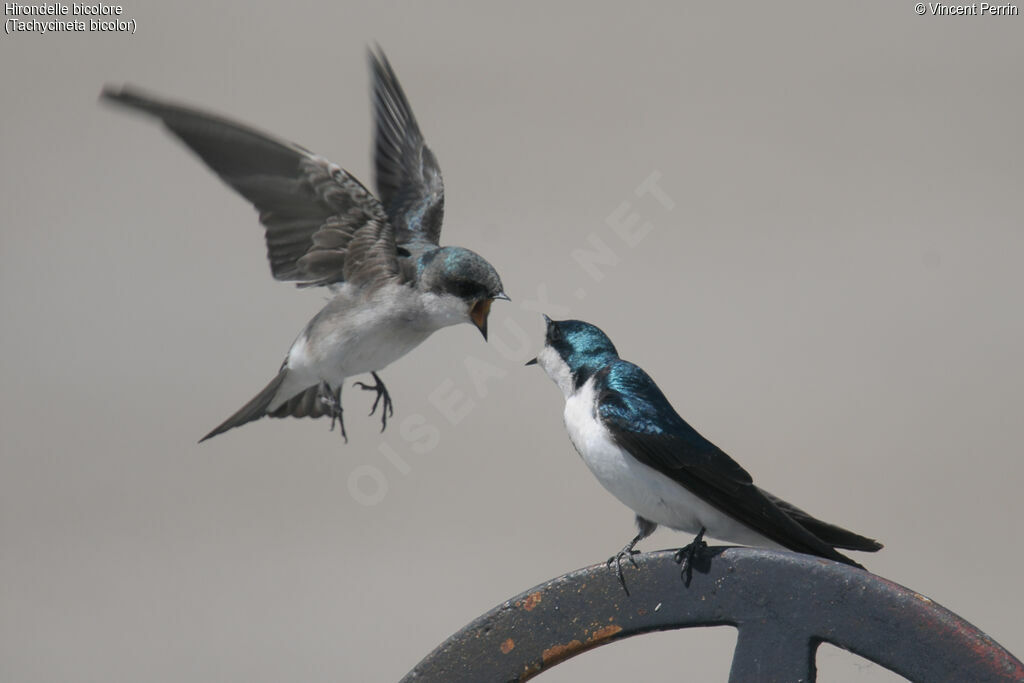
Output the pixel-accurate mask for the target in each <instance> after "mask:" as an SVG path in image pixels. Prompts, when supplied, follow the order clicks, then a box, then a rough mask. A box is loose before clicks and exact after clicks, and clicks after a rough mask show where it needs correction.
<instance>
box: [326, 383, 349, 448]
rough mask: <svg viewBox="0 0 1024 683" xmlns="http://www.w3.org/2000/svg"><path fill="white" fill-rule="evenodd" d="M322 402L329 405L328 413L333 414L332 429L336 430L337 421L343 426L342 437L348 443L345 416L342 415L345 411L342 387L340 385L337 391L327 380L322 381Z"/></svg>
mask: <svg viewBox="0 0 1024 683" xmlns="http://www.w3.org/2000/svg"><path fill="white" fill-rule="evenodd" d="M320 402H321V403H322V404H324V406H326V407H327V411H328V412H327V414H328V415H330V416H331V431H332V432H333V431H334V423H335V421H337V423H338V426H339V427H341V438H343V439H345V443H348V434H346V433H345V418H344V417H342V413H344V412H345V411H343V410H342V408H341V387H340V386H339V387H338V390H337V391H331V387H330V385H328V384H327V382H321V383H320Z"/></svg>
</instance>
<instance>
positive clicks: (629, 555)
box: [605, 546, 640, 595]
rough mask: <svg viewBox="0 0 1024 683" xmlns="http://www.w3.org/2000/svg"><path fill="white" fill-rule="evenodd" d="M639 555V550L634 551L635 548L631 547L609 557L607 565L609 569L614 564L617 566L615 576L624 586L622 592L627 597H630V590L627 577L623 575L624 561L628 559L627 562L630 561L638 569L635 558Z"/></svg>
mask: <svg viewBox="0 0 1024 683" xmlns="http://www.w3.org/2000/svg"><path fill="white" fill-rule="evenodd" d="M639 554H640V551H639V550H633V548H631V547H630V546H626V547H625V548H623V549H622V550H620V551H619V552H617V553H615V554H614V555H612V556H611V557H609V558H608V561H607V562H606V563H605V564H606V565H607V566H608V567H609V568H610V567H611V566H612V565H613V564H614V565H615V576H616V577H617V578H618V579H619V585H621V586H622V590H624V591H626V595H629V588H627V587H626V577H625V576H623V575H622V559H623V558H626V559H627V560H629V563H630V564H631V565H633V566H634V567H636V566H637V563H636V560H634V559H633V556H634V555H639Z"/></svg>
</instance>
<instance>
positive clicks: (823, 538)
mask: <svg viewBox="0 0 1024 683" xmlns="http://www.w3.org/2000/svg"><path fill="white" fill-rule="evenodd" d="M544 319H545V321H546V322H547V335H546V338H545V343H544V348H543V350H542V351H541V352H540V354H538V356H537V357H536V358H534V359H533V360H531V361H528V362H527V365H533V364H538V365H540V367H541V368H543V369H544V372H546V373H547V375H548V377H550V378H551V379H552V381H554V383H555V384H557V385H558V388H559V389H561V390H562V393H563V394H564V395H565V413H564V417H565V427H566V430H567V431H568V432H569V439H570V440H571V441H572V444H573V446H575V448H576V451H577V452H578V453H579V454H580V456H582V458H583V461H584V462H585V463H586V464H587V466H588V467H589V468H590V470H591V471H592V472H593V473H594V475H595V476H596V477H597V479H598V481H600V482H601V485H602V486H604V487H605V488H606V489H607V490H608V491H609V492H610V493H611V494H612V495H614V496H615V497H616V498H618V499H619V500H620V501H621V502H622V503H625V504H626V505H627V506H628V507H630V508H631V509H632V510H633V511H634V512H635V513H636V523H637V527H638V528H639V533H637V535H636V536H635V537H634V538H633V540H632V541H630V542H629V543H627V544H626V545H625V547H623V548H622V550H620V551H619V552H618V553H616V554H615V555H613V556H612V557H611V558H610V559H609V560H608V564H609V566H610V565H611V564H613V563H614V564H615V571H616V574H617V576H618V578H619V582H620V583H621V584H622V587H623V588H625V587H626V583H625V579H624V578H623V575H622V560H623V558H628V559H629V560H630V561H631V562H633V555H635V554H637V553H638V552H639V551H638V550H634V546H635V545H636V544H637V543H638V542H640V541H641V540H642V539H644V538H646V537H647V536H650V535H651V533H653V532H654V530H655V529H656V528H657V527H658V525H659V524H662V525H664V526H667V527H669V528H671V529H676V530H678V531H686V532H689V533H692V534H696V538H695V539H694V541H693V542H692V543H691V544H689V545H688V546H686V547H684V548H682V549H681V550H680V551H679V552H678V553H676V556H675V559H676V562H678V563H680V565H681V569H682V572H683V578H684V580H685V581H686V583H687V585H689V580H690V577H691V576H692V572H693V563H694V560H695V557H696V556H697V555H698V554H699V553H700V552H701V551H702V550H703V549H705V548H706V547H707V545H706V544H705V543H704V534H705V533H707V534H708V535H709V536H713V537H715V538H718V539H721V540H723V541H727V542H732V543H740V544H744V545H752V546H759V547H765V548H775V549H789V550H795V551H797V552H801V553H807V554H809V555H817V556H819V557H824V558H828V559H830V560H835V561H837V562H842V563H845V564H849V565H853V566H855V567H860V565H859V564H857V563H856V562H854V561H853V560H851V559H850V558H848V557H846V556H844V555H842V554H840V553H839V552H837V551H836V548H843V549H846V550H862V551H865V552H874V551H876V550H879V549H881V548H882V544H881V543H879V542H877V541H875V540H872V539H870V538H865V537H864V536H860V535H858V534H855V533H853V532H851V531H847V530H846V529H842V528H840V527H837V526H834V525H832V524H829V523H827V522H823V521H821V520H819V519H816V518H814V517H812V516H811V515H809V514H807V513H806V512H804V511H803V510H801V509H799V508H797V507H795V506H794V505H791V504H789V503H787V502H786V501H784V500H781V499H779V498H777V497H776V496H773V495H772V494H770V493H768V492H767V491H764V490H762V489H760V488H758V487H757V486H755V485H754V483H753V481H752V480H751V477H750V475H749V474H748V473H747V471H746V470H744V469H743V468H742V467H740V466H739V464H738V463H736V461H735V460H733V459H732V458H730V457H729V456H728V455H726V454H725V453H724V452H723V451H721V450H720V449H719V448H718V447H717V446H715V445H714V444H713V443H711V442H710V441H708V440H707V439H705V438H704V437H703V436H701V435H700V434H699V433H697V430H695V429H694V428H693V427H691V426H690V425H689V424H688V423H687V422H686V421H685V420H684V419H683V418H681V417H680V416H679V414H678V413H676V411H675V410H674V409H673V408H672V406H671V404H669V402H668V399H666V398H665V395H664V394H663V393H661V390H660V389H659V388H658V385H657V384H655V383H654V380H653V379H651V377H650V376H649V375H648V374H647V373H646V372H644V371H643V370H642V369H641V368H640V367H638V366H636V365H634V364H632V363H630V362H628V361H624V360H622V359H620V358H619V354H618V352H617V351H616V350H615V346H614V345H613V344H612V342H611V340H610V339H609V338H608V337H607V335H605V333H604V332H602V331H601V330H600V329H598V328H597V327H595V326H594V325H591V324H589V323H585V322H582V321H579V320H563V321H555V320H551V319H550V318H548V317H547V316H544ZM634 565H635V562H634ZM861 568H863V567H861ZM627 592H628V591H627Z"/></svg>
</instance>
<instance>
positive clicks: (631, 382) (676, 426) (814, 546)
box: [595, 361, 860, 566]
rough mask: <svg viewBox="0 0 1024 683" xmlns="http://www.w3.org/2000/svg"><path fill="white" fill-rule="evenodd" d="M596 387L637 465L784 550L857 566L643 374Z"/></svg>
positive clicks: (627, 372) (602, 414)
mask: <svg viewBox="0 0 1024 683" xmlns="http://www.w3.org/2000/svg"><path fill="white" fill-rule="evenodd" d="M595 381H596V382H598V386H599V387H600V388H601V390H600V393H599V395H598V407H597V413H598V417H599V418H600V420H601V422H602V424H603V425H604V426H605V427H606V428H607V429H608V431H609V433H610V434H611V436H612V438H613V439H614V441H615V443H616V444H618V445H619V447H621V448H623V449H625V450H626V451H628V452H629V453H630V454H631V455H633V457H635V458H636V459H637V460H639V461H640V462H642V463H643V464H645V465H647V466H648V467H651V468H653V469H655V470H657V471H658V472H661V473H662V474H664V475H665V476H667V477H670V478H671V479H673V480H674V481H676V482H678V483H679V484H681V485H682V486H683V487H685V488H686V489H687V490H689V491H690V492H691V493H693V494H695V495H697V496H699V497H700V498H701V499H703V500H706V501H707V502H709V503H711V504H712V505H714V506H715V507H716V508H718V509H719V510H721V511H722V512H724V513H725V514H727V515H729V516H730V517H732V518H734V519H736V520H737V521H739V522H742V523H743V524H745V525H746V526H748V527H750V528H751V529H753V530H755V531H757V532H758V533H760V534H761V535H763V536H765V537H767V538H770V539H772V540H773V541H775V542H777V543H779V544H780V545H782V546H785V547H787V548H791V549H792V550H796V551H798V552H804V553H810V554H812V555H818V556H821V557H827V558H829V559H833V560H837V561H839V562H844V563H846V564H853V565H856V563H855V562H854V561H853V560H851V559H849V558H848V557H844V556H843V555H841V554H839V553H837V552H836V551H835V549H834V548H833V547H832V546H831V545H828V544H827V543H825V542H824V541H822V540H821V539H820V538H818V537H817V536H815V535H814V534H813V533H811V532H810V531H808V530H807V529H806V528H804V527H803V526H801V525H800V524H799V523H798V522H796V521H794V520H793V519H792V518H791V517H790V516H789V515H787V514H786V512H784V511H783V510H782V509H780V508H779V506H778V505H777V504H776V503H775V502H774V501H773V500H772V499H771V498H768V497H767V496H765V495H764V493H763V492H762V491H761V490H760V489H759V488H757V487H756V486H754V485H753V483H751V479H750V475H749V474H748V473H747V472H746V470H744V469H743V468H742V467H740V465H739V464H738V463H737V462H736V461H735V460H733V459H732V458H730V457H729V456H728V455H726V454H725V453H724V452H723V451H721V450H720V449H719V448H718V447H717V446H715V445H714V444H713V443H711V442H710V441H708V440H707V439H705V438H704V437H703V436H701V435H700V434H699V433H698V432H697V430H695V429H694V428H693V427H691V426H690V425H689V424H688V423H687V422H686V421H685V420H683V418H681V417H679V414H678V413H676V411H675V410H674V409H673V408H672V406H671V405H670V404H669V402H668V399H666V398H665V395H664V394H663V393H661V390H660V389H659V388H658V386H657V385H656V384H655V383H654V380H653V379H651V377H650V376H649V375H648V374H647V373H646V372H644V371H643V370H642V369H641V368H639V367H637V366H635V365H633V364H632V363H628V362H626V361H616V362H615V363H613V364H612V365H610V366H608V367H606V368H604V369H603V370H601V372H599V373H598V374H597V376H596V377H595ZM776 500H777V499H776ZM856 566H860V565H856Z"/></svg>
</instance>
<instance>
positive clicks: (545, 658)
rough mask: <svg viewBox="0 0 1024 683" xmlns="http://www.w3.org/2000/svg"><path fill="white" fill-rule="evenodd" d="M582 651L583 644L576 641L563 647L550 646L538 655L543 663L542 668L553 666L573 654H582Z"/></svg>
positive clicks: (571, 641)
mask: <svg viewBox="0 0 1024 683" xmlns="http://www.w3.org/2000/svg"><path fill="white" fill-rule="evenodd" d="M583 649H584V648H583V643H581V642H580V641H578V640H570V641H569V642H568V643H566V644H565V645H552V646H551V647H549V648H548V649H546V650H544V652H542V653H541V655H540V659H541V661H542V662H544V666H554V665H555V664H558V663H559V662H561V661H563V660H566V659H569V657H572V656H573V655H575V654H579V653H580V652H583Z"/></svg>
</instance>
